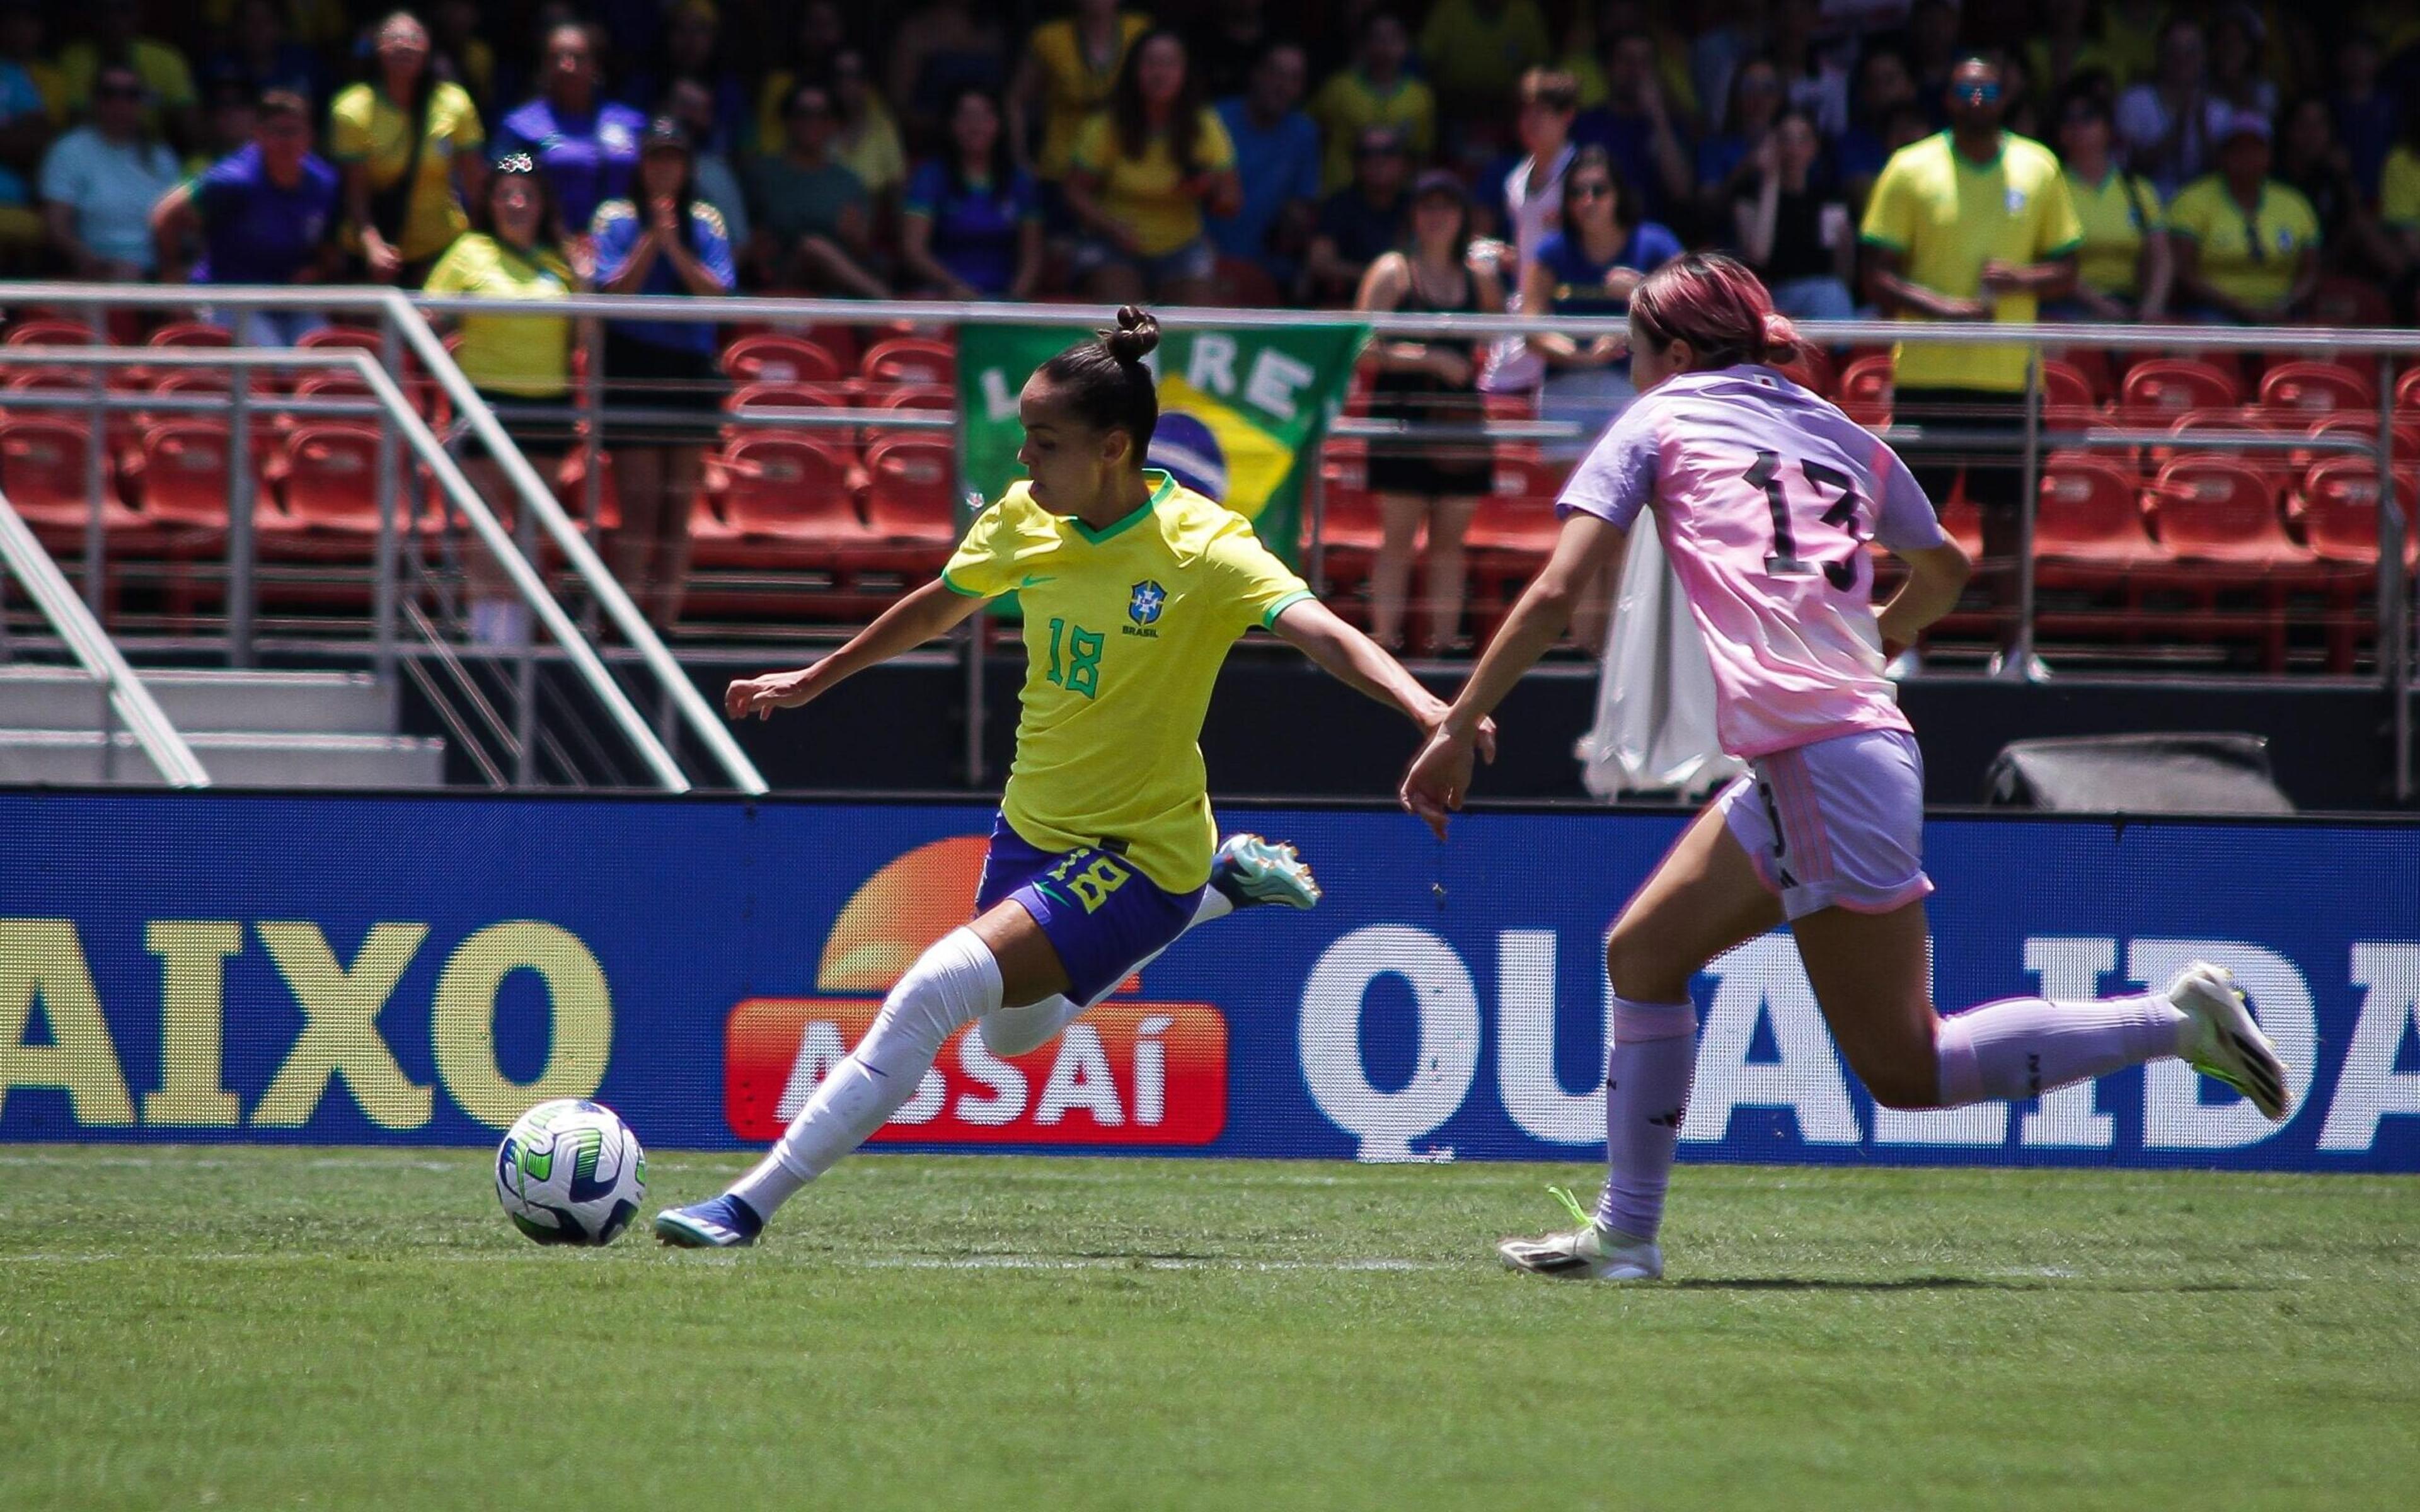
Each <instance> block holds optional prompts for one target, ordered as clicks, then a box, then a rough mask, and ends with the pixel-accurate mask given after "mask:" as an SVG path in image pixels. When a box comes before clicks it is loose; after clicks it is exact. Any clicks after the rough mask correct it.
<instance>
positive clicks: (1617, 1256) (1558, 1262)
mask: <svg viewBox="0 0 2420 1512" xmlns="http://www.w3.org/2000/svg"><path fill="white" fill-rule="evenodd" d="M1546 1190H1547V1191H1549V1192H1552V1193H1553V1194H1554V1195H1555V1196H1557V1197H1558V1198H1559V1199H1560V1200H1561V1202H1562V1204H1563V1206H1564V1207H1565V1208H1566V1209H1568V1210H1570V1211H1571V1214H1572V1216H1573V1217H1575V1218H1576V1219H1578V1220H1579V1225H1580V1226H1579V1227H1578V1228H1577V1229H1575V1230H1574V1231H1573V1232H1571V1233H1568V1234H1548V1235H1547V1236H1546V1237H1545V1238H1544V1239H1508V1240H1505V1241H1504V1242H1501V1243H1499V1244H1497V1246H1496V1253H1497V1257H1500V1258H1501V1259H1502V1260H1503V1261H1504V1263H1505V1264H1506V1265H1507V1266H1509V1267H1511V1268H1512V1270H1515V1271H1526V1272H1528V1273H1529V1274H1531V1275H1549V1276H1556V1277H1559V1278H1560V1279H1563V1280H1567V1281H1661V1280H1663V1279H1664V1251H1663V1250H1662V1249H1661V1248H1660V1247H1658V1246H1657V1244H1656V1242H1654V1241H1653V1240H1652V1239H1633V1238H1631V1237H1630V1236H1629V1235H1628V1234H1624V1233H1620V1232H1617V1231H1615V1230H1614V1229H1611V1228H1607V1227H1605V1226H1604V1225H1603V1224H1600V1223H1598V1222H1597V1221H1596V1217H1595V1215H1594V1214H1592V1213H1590V1211H1588V1210H1587V1209H1586V1208H1583V1207H1581V1206H1580V1204H1579V1199H1578V1198H1577V1197H1575V1196H1572V1195H1571V1194H1570V1193H1569V1192H1566V1191H1564V1190H1563V1189H1561V1188H1560V1187H1552V1186H1550V1187H1548V1188H1547V1189H1546Z"/></svg>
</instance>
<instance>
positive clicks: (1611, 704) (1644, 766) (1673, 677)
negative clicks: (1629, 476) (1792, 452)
mask: <svg viewBox="0 0 2420 1512" xmlns="http://www.w3.org/2000/svg"><path fill="white" fill-rule="evenodd" d="M1651 518H1652V516H1651ZM1604 669H1605V670H1604V671H1603V673H1602V675H1600V676H1599V678H1598V679H1597V692H1596V724H1595V726H1594V727H1593V728H1591V729H1590V731H1589V733H1587V734H1585V735H1583V736H1581V737H1580V740H1579V744H1578V745H1577V746H1575V748H1573V754H1574V755H1575V756H1577V757H1578V758H1579V761H1580V779H1581V780H1582V781H1583V782H1585V783H1586V784H1587V786H1588V790H1589V792H1590V793H1592V794H1594V795H1596V796H1598V797H1600V798H1603V799H1605V800H1606V802H1608V803H1610V802H1612V801H1613V800H1614V799H1615V798H1618V797H1620V796H1621V795H1622V794H1624V793H1641V792H1655V793H1673V792H1677V793H1679V794H1680V795H1683V797H1688V796H1693V795H1698V794H1701V793H1709V792H1712V791H1713V790H1714V788H1716V787H1719V786H1720V785H1721V784H1723V783H1725V782H1728V781H1730V779H1731V778H1732V777H1734V776H1736V775H1737V774H1738V773H1740V772H1741V771H1744V770H1745V764H1743V763H1741V762H1739V761H1737V760H1734V759H1733V758H1732V757H1730V756H1729V755H1727V754H1725V753H1724V751H1723V748H1722V746H1721V744H1720V742H1719V741H1718V740H1717V738H1716V736H1715V733H1714V664H1713V663H1712V662H1711V661H1709V660H1708V659H1707V657H1706V642H1705V640H1703V639H1702V638H1700V637H1699V633H1698V622H1697V621H1696V620H1694V619H1692V618H1691V617H1690V615H1689V602H1688V599H1687V597H1686V595H1684V594H1683V593H1682V592H1681V584H1680V580H1679V579H1676V578H1675V577H1674V576H1673V574H1672V563H1671V560H1670V559H1669V558H1668V557H1667V556H1666V555H1665V554H1664V542H1663V539H1662V524H1661V521H1660V520H1659V521H1658V523H1657V527H1656V529H1654V530H1633V531H1632V532H1630V547H1629V550H1628V552H1627V554H1626V555H1625V557H1624V559H1623V562H1622V566H1621V592H1620V593H1619V594H1616V595H1615V598H1614V609H1613V618H1612V624H1611V625H1610V626H1609V627H1608V628H1607V629H1606V646H1605V663H1604Z"/></svg>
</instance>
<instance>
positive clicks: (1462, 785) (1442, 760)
mask: <svg viewBox="0 0 2420 1512" xmlns="http://www.w3.org/2000/svg"><path fill="white" fill-rule="evenodd" d="M1475 745H1476V742H1475V740H1474V739H1472V738H1470V737H1466V736H1460V735H1456V734H1455V733H1452V732H1451V731H1450V730H1444V729H1440V730H1438V731H1437V732H1436V733H1435V734H1433V735H1431V736H1430V737H1429V743H1428V744H1427V745H1426V746H1425V747H1423V748H1421V749H1420V753H1419V755H1418V756H1416V757H1414V758H1413V759H1412V764H1411V766H1410V768H1409V769H1408V770H1406V771H1405V772H1404V782H1403V786H1402V788H1401V789H1400V790H1399V791H1398V794H1397V795H1398V796H1399V797H1400V798H1401V799H1402V800H1403V805H1404V809H1405V810H1407V811H1409V812H1410V813H1411V814H1412V815H1413V816H1414V817H1416V818H1418V819H1419V821H1420V822H1421V823H1423V824H1425V825H1428V826H1429V828H1431V829H1433V830H1435V832H1436V837H1437V839H1439V840H1443V839H1445V832H1446V825H1448V824H1449V823H1450V818H1449V816H1450V815H1451V814H1455V813H1459V812H1460V811H1461V810H1462V800H1463V795H1465V794H1466V793H1468V792H1469V791H1470V774H1471V767H1472V763H1473V757H1474V756H1475V754H1476V751H1475Z"/></svg>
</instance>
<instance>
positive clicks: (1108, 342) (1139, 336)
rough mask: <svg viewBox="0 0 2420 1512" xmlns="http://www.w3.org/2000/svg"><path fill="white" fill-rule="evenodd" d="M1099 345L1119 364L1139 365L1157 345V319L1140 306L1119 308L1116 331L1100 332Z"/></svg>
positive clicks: (1133, 305)
mask: <svg viewBox="0 0 2420 1512" xmlns="http://www.w3.org/2000/svg"><path fill="white" fill-rule="evenodd" d="M1101 345H1103V346H1105V347H1108V348H1109V355H1110V356H1111V357H1114V358H1116V359H1117V360H1118V361H1119V362H1121V363H1140V362H1141V361H1142V360H1143V359H1144V358H1145V357H1148V356H1150V355H1151V353H1152V350H1153V348H1155V347H1157V346H1158V345H1159V317H1158V316H1156V315H1153V314H1152V313H1151V312H1150V311H1149V310H1146V309H1144V308H1143V307H1142V306H1141V305H1140V304H1128V305H1124V306H1121V307H1120V308H1119V310H1118V329H1116V330H1115V331H1104V332H1101Z"/></svg>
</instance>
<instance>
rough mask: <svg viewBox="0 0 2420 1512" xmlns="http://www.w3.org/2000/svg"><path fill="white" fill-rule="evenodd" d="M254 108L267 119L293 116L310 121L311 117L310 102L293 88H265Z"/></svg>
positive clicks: (261, 116)
mask: <svg viewBox="0 0 2420 1512" xmlns="http://www.w3.org/2000/svg"><path fill="white" fill-rule="evenodd" d="M253 108H254V109H256V110H257V111H258V112H259V113H260V118H261V119H262V120H265V121H270V120H277V119H280V118H282V117H292V118H294V119H296V120H302V121H308V120H309V119H310V118H311V105H310V102H309V101H308V100H304V99H303V98H302V96H301V95H298V94H296V93H295V92H294V91H293V90H291V89H264V90H262V91H261V92H260V98H259V100H256V102H255V103H254V106H253Z"/></svg>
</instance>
